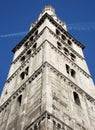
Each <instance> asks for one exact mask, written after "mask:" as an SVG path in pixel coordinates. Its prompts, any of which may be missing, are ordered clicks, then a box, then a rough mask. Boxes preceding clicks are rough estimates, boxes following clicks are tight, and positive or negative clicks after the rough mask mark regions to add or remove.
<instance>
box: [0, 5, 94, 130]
mask: <svg viewBox="0 0 95 130" xmlns="http://www.w3.org/2000/svg"><path fill="white" fill-rule="evenodd" d="M84 48H85V47H84V45H83V44H82V43H80V42H79V41H78V40H76V39H75V38H74V37H73V36H72V35H71V34H70V33H69V32H68V31H67V27H66V24H65V22H62V21H61V20H60V19H59V18H58V17H57V16H56V13H55V10H54V9H53V8H52V7H51V6H46V7H45V8H44V9H43V11H42V12H41V14H40V15H39V17H38V19H37V20H36V21H35V22H34V23H33V24H32V25H31V26H30V30H29V33H28V34H27V35H26V36H25V37H24V38H23V39H22V41H20V42H19V43H18V44H17V45H16V46H15V47H14V48H13V50H12V51H13V53H14V58H13V61H12V64H11V66H10V71H9V74H8V78H7V80H6V82H5V85H4V88H3V91H2V95H1V99H0V129H1V130H95V88H94V84H93V80H92V78H91V75H90V73H89V70H88V67H87V64H86V61H85V57H84V55H83V49H84Z"/></svg>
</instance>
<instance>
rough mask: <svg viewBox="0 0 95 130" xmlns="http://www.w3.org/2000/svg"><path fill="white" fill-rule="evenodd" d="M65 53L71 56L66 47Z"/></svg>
mask: <svg viewBox="0 0 95 130" xmlns="http://www.w3.org/2000/svg"><path fill="white" fill-rule="evenodd" d="M64 53H65V54H66V55H69V51H68V49H67V48H65V47H64Z"/></svg>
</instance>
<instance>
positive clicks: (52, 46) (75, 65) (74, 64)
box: [47, 40, 91, 78]
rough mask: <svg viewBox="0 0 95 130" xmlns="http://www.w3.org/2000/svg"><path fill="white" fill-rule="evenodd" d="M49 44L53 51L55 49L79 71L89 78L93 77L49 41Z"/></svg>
mask: <svg viewBox="0 0 95 130" xmlns="http://www.w3.org/2000/svg"><path fill="white" fill-rule="evenodd" d="M47 42H48V43H49V44H50V46H51V48H52V49H54V50H55V51H56V52H57V53H59V54H60V55H63V56H64V58H65V59H66V60H67V61H68V62H69V63H71V64H72V65H73V66H74V67H76V68H77V69H78V70H80V72H82V73H83V74H84V75H85V76H86V77H87V78H89V77H91V75H89V74H88V73H87V72H86V71H84V70H83V69H82V68H81V67H79V66H78V65H77V64H76V63H75V62H73V61H72V60H71V59H70V58H68V56H66V55H65V54H64V53H63V52H61V51H60V50H59V49H58V48H56V47H55V46H54V45H53V44H52V43H51V42H50V41H49V40H47Z"/></svg>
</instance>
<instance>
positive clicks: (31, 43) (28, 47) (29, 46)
mask: <svg viewBox="0 0 95 130" xmlns="http://www.w3.org/2000/svg"><path fill="white" fill-rule="evenodd" d="M46 28H47V26H46V27H45V28H44V29H43V30H42V31H41V32H40V33H39V34H38V35H37V36H36V37H35V38H34V39H33V41H29V42H30V44H29V45H28V46H27V47H25V49H24V50H23V51H22V52H21V53H20V55H19V56H18V57H17V58H16V59H15V60H14V61H13V62H12V64H13V63H14V64H15V63H16V62H17V61H18V60H19V59H20V58H21V57H22V56H23V54H25V53H26V51H28V49H32V46H33V44H34V43H35V42H36V41H37V39H38V38H39V37H40V36H41V35H42V34H43V33H44V31H45V30H46ZM31 35H32V34H31ZM31 35H30V36H29V38H30V37H31ZM28 40H29V39H28ZM23 44H24V43H23Z"/></svg>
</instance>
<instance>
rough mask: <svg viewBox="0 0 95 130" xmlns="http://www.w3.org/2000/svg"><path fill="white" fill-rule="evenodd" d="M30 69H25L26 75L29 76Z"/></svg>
mask: <svg viewBox="0 0 95 130" xmlns="http://www.w3.org/2000/svg"><path fill="white" fill-rule="evenodd" d="M28 71H29V67H27V68H26V69H25V74H26V75H28Z"/></svg>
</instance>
